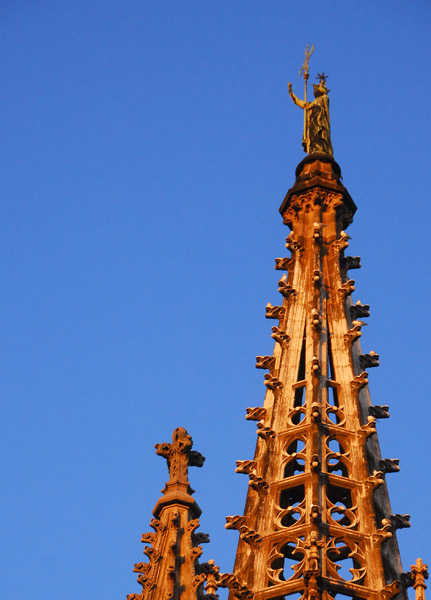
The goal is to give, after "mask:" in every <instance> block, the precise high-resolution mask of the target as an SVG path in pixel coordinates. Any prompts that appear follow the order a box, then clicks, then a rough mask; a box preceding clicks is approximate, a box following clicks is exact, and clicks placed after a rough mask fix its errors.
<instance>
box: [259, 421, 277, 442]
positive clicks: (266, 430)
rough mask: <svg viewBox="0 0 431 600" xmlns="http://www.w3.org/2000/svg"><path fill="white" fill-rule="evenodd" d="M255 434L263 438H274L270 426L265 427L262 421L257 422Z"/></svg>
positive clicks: (273, 432)
mask: <svg viewBox="0 0 431 600" xmlns="http://www.w3.org/2000/svg"><path fill="white" fill-rule="evenodd" d="M256 433H257V435H258V436H259V437H261V438H262V439H263V440H269V439H272V438H275V435H276V434H275V431H273V430H272V429H271V428H270V427H267V426H266V425H264V424H263V423H258V424H257V432H256Z"/></svg>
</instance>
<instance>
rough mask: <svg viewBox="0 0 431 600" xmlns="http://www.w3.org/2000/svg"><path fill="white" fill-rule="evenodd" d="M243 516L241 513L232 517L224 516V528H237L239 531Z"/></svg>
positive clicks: (243, 520)
mask: <svg viewBox="0 0 431 600" xmlns="http://www.w3.org/2000/svg"><path fill="white" fill-rule="evenodd" d="M245 521H246V519H245V517H243V516H241V515H234V516H232V517H226V525H225V529H237V530H238V531H239V529H240V527H242V526H243V525H244V523H245Z"/></svg>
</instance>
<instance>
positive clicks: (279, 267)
mask: <svg viewBox="0 0 431 600" xmlns="http://www.w3.org/2000/svg"><path fill="white" fill-rule="evenodd" d="M293 263H294V260H293V259H292V258H287V257H286V258H276V259H275V269H276V271H288V270H289V268H290V267H291V266H292V265H293Z"/></svg>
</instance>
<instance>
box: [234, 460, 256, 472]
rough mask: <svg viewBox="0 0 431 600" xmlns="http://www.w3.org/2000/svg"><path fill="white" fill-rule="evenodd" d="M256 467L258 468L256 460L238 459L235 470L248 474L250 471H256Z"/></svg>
mask: <svg viewBox="0 0 431 600" xmlns="http://www.w3.org/2000/svg"><path fill="white" fill-rule="evenodd" d="M255 468H256V461H255V460H237V461H236V469H235V472H236V473H245V474H246V475H249V474H250V473H252V472H253V471H254V469H255Z"/></svg>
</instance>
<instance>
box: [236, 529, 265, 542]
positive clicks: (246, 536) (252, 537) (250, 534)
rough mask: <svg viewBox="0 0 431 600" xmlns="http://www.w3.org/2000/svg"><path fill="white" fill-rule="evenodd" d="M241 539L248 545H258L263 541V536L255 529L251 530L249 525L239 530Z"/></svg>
mask: <svg viewBox="0 0 431 600" xmlns="http://www.w3.org/2000/svg"><path fill="white" fill-rule="evenodd" d="M239 532H240V535H239V537H240V538H241V539H242V540H244V542H246V543H247V544H250V545H255V544H256V545H257V544H260V543H261V541H262V536H261V535H259V534H258V533H257V531H255V530H254V529H250V528H249V527H247V525H242V527H240V529H239Z"/></svg>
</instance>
